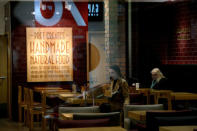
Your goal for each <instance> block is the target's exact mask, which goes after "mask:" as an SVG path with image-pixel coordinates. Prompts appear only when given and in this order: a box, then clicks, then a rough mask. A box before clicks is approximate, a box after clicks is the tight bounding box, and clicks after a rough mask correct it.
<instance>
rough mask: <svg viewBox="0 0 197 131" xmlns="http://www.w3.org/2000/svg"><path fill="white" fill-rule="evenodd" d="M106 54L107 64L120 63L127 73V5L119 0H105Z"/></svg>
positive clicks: (124, 73) (122, 69)
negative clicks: (123, 5)
mask: <svg viewBox="0 0 197 131" xmlns="http://www.w3.org/2000/svg"><path fill="white" fill-rule="evenodd" d="M104 3H105V55H106V59H107V60H106V61H107V66H106V69H108V67H109V66H110V65H118V66H119V67H120V69H121V71H122V74H123V75H124V76H125V75H126V37H125V36H126V34H125V33H126V31H125V26H126V25H125V24H126V22H125V20H126V19H125V10H124V9H125V7H121V6H122V5H121V3H119V2H118V1H115V0H114V1H112V0H105V1H104Z"/></svg>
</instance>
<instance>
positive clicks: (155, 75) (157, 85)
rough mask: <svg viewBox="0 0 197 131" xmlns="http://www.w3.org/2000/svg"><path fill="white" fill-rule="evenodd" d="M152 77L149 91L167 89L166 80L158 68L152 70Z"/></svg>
mask: <svg viewBox="0 0 197 131" xmlns="http://www.w3.org/2000/svg"><path fill="white" fill-rule="evenodd" d="M151 75H152V83H151V86H150V88H151V89H158V90H166V89H167V88H168V87H167V78H166V77H165V76H164V75H163V73H162V72H161V71H160V69H159V68H154V69H153V70H152V71H151Z"/></svg>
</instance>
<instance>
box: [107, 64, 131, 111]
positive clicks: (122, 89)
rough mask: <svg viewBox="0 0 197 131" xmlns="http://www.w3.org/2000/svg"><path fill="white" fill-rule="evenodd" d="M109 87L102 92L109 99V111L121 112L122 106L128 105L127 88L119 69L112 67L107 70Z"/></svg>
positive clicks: (115, 66)
mask: <svg viewBox="0 0 197 131" xmlns="http://www.w3.org/2000/svg"><path fill="white" fill-rule="evenodd" d="M109 73H110V79H111V86H110V87H109V88H106V90H105V91H104V92H105V93H104V94H105V96H107V97H108V98H109V103H110V106H111V111H121V110H122V109H123V106H124V104H129V87H128V83H127V81H126V80H125V79H123V78H122V74H121V71H120V68H119V67H118V66H117V65H113V66H111V67H110V69H109Z"/></svg>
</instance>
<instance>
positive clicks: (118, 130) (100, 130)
mask: <svg viewBox="0 0 197 131" xmlns="http://www.w3.org/2000/svg"><path fill="white" fill-rule="evenodd" d="M59 131H126V130H125V129H124V128H122V127H89V128H70V129H59Z"/></svg>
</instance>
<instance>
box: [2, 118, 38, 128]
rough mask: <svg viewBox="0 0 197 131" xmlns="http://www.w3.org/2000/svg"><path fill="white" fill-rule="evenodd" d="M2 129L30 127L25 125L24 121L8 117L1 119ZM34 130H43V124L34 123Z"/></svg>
mask: <svg viewBox="0 0 197 131" xmlns="http://www.w3.org/2000/svg"><path fill="white" fill-rule="evenodd" d="M0 131H29V128H27V127H25V126H24V124H23V123H18V122H14V121H10V120H9V119H6V118H1V119H0ZM34 131H41V125H40V124H38V123H35V124H34Z"/></svg>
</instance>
